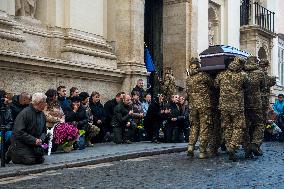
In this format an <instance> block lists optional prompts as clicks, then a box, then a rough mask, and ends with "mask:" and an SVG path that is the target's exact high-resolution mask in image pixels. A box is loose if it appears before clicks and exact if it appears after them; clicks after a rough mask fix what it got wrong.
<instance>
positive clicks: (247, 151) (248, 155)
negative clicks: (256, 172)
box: [244, 145, 253, 159]
mask: <svg viewBox="0 0 284 189" xmlns="http://www.w3.org/2000/svg"><path fill="white" fill-rule="evenodd" d="M244 150H245V158H246V159H252V158H253V153H252V151H251V146H250V145H249V146H246V147H244Z"/></svg>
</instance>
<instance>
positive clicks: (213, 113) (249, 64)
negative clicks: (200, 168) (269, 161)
mask: <svg viewBox="0 0 284 189" xmlns="http://www.w3.org/2000/svg"><path fill="white" fill-rule="evenodd" d="M268 67H269V62H268V60H260V61H259V60H258V58H257V57H255V56H250V57H248V58H247V59H243V58H240V57H235V58H234V59H233V60H231V62H230V64H229V65H228V68H227V69H226V70H223V71H221V72H218V73H208V72H204V71H201V70H200V61H199V60H198V58H192V59H191V60H190V65H189V74H188V75H189V76H188V78H187V80H186V88H187V95H188V102H189V107H190V125H191V131H190V137H189V144H188V151H187V153H188V156H190V157H193V156H194V151H195V145H196V142H197V140H198V137H199V141H200V144H199V152H200V153H199V158H200V159H204V158H207V157H209V156H210V157H214V156H216V155H218V149H219V148H220V147H221V148H222V149H223V150H226V152H227V154H228V156H229V160H233V161H236V160H237V156H236V151H237V150H238V148H239V147H240V146H242V147H243V149H244V152H245V158H252V157H254V156H261V155H262V154H263V152H262V150H261V148H260V147H261V144H262V140H263V135H264V124H265V122H266V117H267V116H266V115H267V111H268V109H269V105H270V103H269V95H270V88H271V87H272V86H274V85H275V84H276V79H275V77H272V76H269V75H268ZM174 83H175V79H174V77H173V75H172V73H171V72H170V71H169V70H167V71H166V75H165V78H164V87H163V92H164V93H165V96H171V95H173V94H174V91H175V89H174V88H175V84H174Z"/></svg>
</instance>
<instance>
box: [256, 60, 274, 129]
mask: <svg viewBox="0 0 284 189" xmlns="http://www.w3.org/2000/svg"><path fill="white" fill-rule="evenodd" d="M268 66H269V61H268V60H261V61H260V62H259V68H260V70H261V71H262V72H263V73H264V78H265V79H264V82H265V83H264V85H265V86H264V88H262V89H261V101H262V113H263V121H264V124H266V121H267V120H266V119H267V118H266V117H267V116H266V115H267V112H268V109H269V105H270V103H269V96H270V88H271V87H272V86H274V85H275V84H276V78H275V77H272V76H270V75H268V73H267V68H268Z"/></svg>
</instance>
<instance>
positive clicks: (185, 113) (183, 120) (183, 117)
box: [178, 105, 189, 128]
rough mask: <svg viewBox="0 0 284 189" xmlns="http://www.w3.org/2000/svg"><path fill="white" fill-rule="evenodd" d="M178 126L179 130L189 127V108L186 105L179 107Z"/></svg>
mask: <svg viewBox="0 0 284 189" xmlns="http://www.w3.org/2000/svg"><path fill="white" fill-rule="evenodd" d="M178 121H179V124H180V126H181V128H188V127H189V107H188V105H183V106H182V107H180V116H179V117H178Z"/></svg>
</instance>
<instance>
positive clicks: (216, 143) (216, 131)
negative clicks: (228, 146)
mask: <svg viewBox="0 0 284 189" xmlns="http://www.w3.org/2000/svg"><path fill="white" fill-rule="evenodd" d="M220 117H221V112H220V111H219V110H213V112H212V120H213V123H212V130H211V132H210V134H211V136H210V139H209V151H211V152H217V151H218V149H219V147H220V146H221V143H222V141H223V137H222V128H221V120H220Z"/></svg>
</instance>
